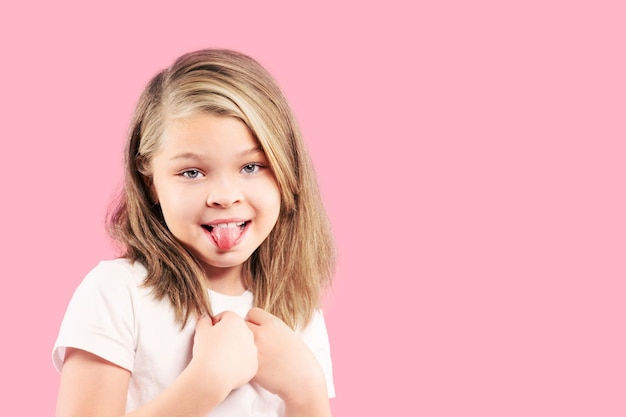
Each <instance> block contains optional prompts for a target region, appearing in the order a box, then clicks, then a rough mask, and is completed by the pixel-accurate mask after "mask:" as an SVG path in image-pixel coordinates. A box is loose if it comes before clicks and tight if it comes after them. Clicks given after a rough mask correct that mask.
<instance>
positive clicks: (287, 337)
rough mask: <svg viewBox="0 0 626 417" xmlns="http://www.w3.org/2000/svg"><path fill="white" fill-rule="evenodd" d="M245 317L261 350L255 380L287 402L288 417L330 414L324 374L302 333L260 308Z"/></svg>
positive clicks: (286, 411)
mask: <svg viewBox="0 0 626 417" xmlns="http://www.w3.org/2000/svg"><path fill="white" fill-rule="evenodd" d="M246 320H247V321H248V327H250V329H251V330H252V332H253V333H254V340H255V343H256V346H257V349H258V352H259V371H258V372H257V374H256V376H255V377H254V381H255V382H257V383H258V384H259V385H261V386H262V387H263V388H265V389H266V390H268V391H270V392H273V393H275V394H277V395H278V396H279V397H280V398H281V399H282V400H283V401H284V402H285V416H286V417H330V415H331V412H330V403H329V400H328V390H327V387H326V380H325V378H324V373H323V371H322V368H321V367H320V365H319V363H318V361H317V358H316V357H315V355H313V353H312V352H311V350H310V349H309V348H308V347H307V345H306V344H305V343H304V342H303V341H302V339H301V338H300V336H299V335H298V334H296V333H295V332H294V331H293V330H291V329H290V328H289V327H288V326H287V325H286V324H285V323H284V322H283V321H282V320H280V319H279V318H277V317H275V316H273V315H271V314H270V313H267V312H265V311H264V310H261V309H259V308H253V309H252V310H250V312H249V313H248V316H247V317H246Z"/></svg>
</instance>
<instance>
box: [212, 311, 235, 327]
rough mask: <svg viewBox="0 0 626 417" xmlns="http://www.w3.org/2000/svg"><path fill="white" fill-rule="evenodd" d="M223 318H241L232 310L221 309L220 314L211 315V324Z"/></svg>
mask: <svg viewBox="0 0 626 417" xmlns="http://www.w3.org/2000/svg"><path fill="white" fill-rule="evenodd" d="M223 320H242V319H241V317H239V315H238V314H237V313H235V312H232V311H222V312H221V313H220V314H218V315H216V316H213V325H215V324H217V323H219V322H220V321H223Z"/></svg>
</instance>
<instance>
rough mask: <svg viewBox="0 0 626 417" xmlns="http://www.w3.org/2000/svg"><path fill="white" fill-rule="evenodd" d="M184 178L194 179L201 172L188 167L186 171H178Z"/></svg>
mask: <svg viewBox="0 0 626 417" xmlns="http://www.w3.org/2000/svg"><path fill="white" fill-rule="evenodd" d="M180 175H182V176H183V177H184V178H189V179H190V180H193V179H196V178H198V177H200V175H201V173H200V171H198V170H197V169H188V170H187V171H183V172H181V173H180Z"/></svg>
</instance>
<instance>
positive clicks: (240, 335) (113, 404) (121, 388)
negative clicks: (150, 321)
mask: <svg viewBox="0 0 626 417" xmlns="http://www.w3.org/2000/svg"><path fill="white" fill-rule="evenodd" d="M214 321H215V323H213V322H212V321H211V319H210V318H209V317H203V318H201V319H199V320H198V324H197V326H196V334H195V337H194V346H193V357H192V360H191V362H190V363H189V365H188V366H187V368H185V370H184V371H183V372H182V373H181V374H180V375H179V377H178V378H177V379H176V380H175V381H174V383H172V385H170V386H169V387H168V388H166V389H165V390H164V391H163V392H162V393H161V394H159V395H158V396H157V397H156V398H154V399H153V400H152V401H150V402H148V403H146V404H144V405H142V406H141V407H139V408H138V409H136V410H134V411H132V412H131V413H128V414H124V411H125V408H126V395H127V391H128V385H129V382H130V372H129V371H128V370H126V369H123V368H120V367H118V366H116V365H114V364H112V363H110V362H107V361H105V360H104V359H101V358H99V357H98V356H95V355H93V354H90V353H88V352H85V351H82V350H78V349H68V352H67V354H66V359H65V362H64V365H63V370H62V372H61V386H60V390H59V399H58V403H57V413H56V416H57V417H82V416H85V415H89V416H92V417H120V416H122V415H124V416H128V417H171V416H173V415H175V416H177V417H203V416H206V415H207V414H208V413H209V412H210V411H211V410H212V409H213V408H215V407H216V406H217V405H218V404H219V403H221V402H222V401H223V400H224V398H226V396H227V395H228V394H229V393H230V391H231V390H233V389H234V388H237V387H239V386H241V385H243V384H245V383H246V382H248V381H249V380H250V379H251V378H252V377H253V376H254V374H255V373H256V371H257V369H258V363H257V359H256V358H257V352H256V347H255V345H254V338H253V336H252V333H250V331H249V330H248V329H247V328H246V325H245V323H244V322H243V320H241V318H239V317H238V316H237V315H236V314H234V313H230V312H227V313H224V314H221V315H219V316H217V317H215V318H214Z"/></svg>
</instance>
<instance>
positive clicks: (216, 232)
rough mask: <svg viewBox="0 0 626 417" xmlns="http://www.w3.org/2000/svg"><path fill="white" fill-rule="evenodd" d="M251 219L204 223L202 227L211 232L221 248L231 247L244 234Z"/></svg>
mask: <svg viewBox="0 0 626 417" xmlns="http://www.w3.org/2000/svg"><path fill="white" fill-rule="evenodd" d="M249 224H250V221H249V220H248V221H241V222H229V223H214V224H203V225H202V228H203V229H204V230H206V231H207V232H209V234H210V235H211V237H212V238H213V241H214V242H215V244H216V245H217V247H218V248H220V249H224V250H227V249H231V248H232V247H233V246H235V245H236V244H237V243H238V242H239V240H240V239H241V237H242V236H243V234H244V232H245V230H246V228H247V226H248V225H249Z"/></svg>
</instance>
